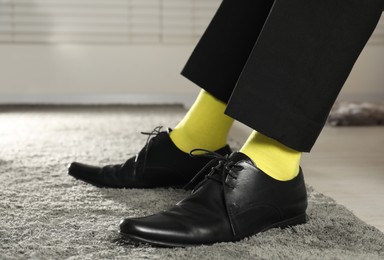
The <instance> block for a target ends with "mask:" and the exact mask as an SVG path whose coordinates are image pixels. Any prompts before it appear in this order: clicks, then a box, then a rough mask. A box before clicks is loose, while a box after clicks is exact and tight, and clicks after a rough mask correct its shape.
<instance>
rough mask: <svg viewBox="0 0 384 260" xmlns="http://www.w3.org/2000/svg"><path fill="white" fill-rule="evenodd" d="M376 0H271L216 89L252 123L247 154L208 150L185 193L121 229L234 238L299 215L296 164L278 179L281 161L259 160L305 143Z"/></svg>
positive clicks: (301, 203) (164, 236)
mask: <svg viewBox="0 0 384 260" xmlns="http://www.w3.org/2000/svg"><path fill="white" fill-rule="evenodd" d="M224 2H226V3H229V2H231V1H224ZM224 2H223V4H224ZM237 2H239V1H237ZM231 3H234V1H232V2H231ZM233 7H234V10H233V12H235V13H236V4H233ZM382 8H383V1H382V0H366V1H361V0H348V1H347V0H324V1H318V0H292V1H283V0H276V1H275V3H274V5H273V7H272V9H271V12H270V14H269V16H268V18H267V20H266V22H265V24H264V26H263V30H262V31H261V34H260V35H259V36H258V38H257V40H256V43H255V44H254V48H253V50H252V52H251V54H250V55H249V58H248V61H247V63H246V65H245V66H244V68H243V70H242V72H241V75H240V77H239V81H238V82H237V85H236V88H235V90H234V91H233V94H232V95H231V97H229V96H227V95H224V96H223V97H221V99H222V100H223V101H224V100H226V98H228V100H229V103H228V107H227V113H228V115H230V116H232V117H234V118H235V119H238V120H239V121H241V122H243V123H245V124H247V125H249V126H251V127H252V128H254V129H255V130H257V131H258V132H259V133H258V134H253V135H252V136H251V137H250V139H249V141H248V142H247V144H245V146H244V147H243V149H242V150H243V151H244V152H246V153H248V154H247V155H248V156H247V155H246V154H244V153H241V152H239V153H233V154H232V155H231V156H230V157H222V156H220V155H217V154H205V155H203V156H212V158H214V159H213V160H212V161H211V162H210V163H209V164H208V165H207V166H206V167H204V169H208V170H209V169H210V171H209V174H208V176H207V177H206V178H205V180H204V181H203V182H201V183H200V184H199V185H198V186H197V187H196V188H195V190H194V192H193V193H192V194H191V195H190V196H189V197H187V198H186V199H184V200H182V201H180V202H179V203H177V204H176V205H175V206H174V207H173V208H171V209H169V210H166V211H162V212H160V213H158V214H154V215H151V216H148V217H143V218H131V219H126V220H124V221H122V222H121V225H120V231H121V233H122V234H123V235H124V236H127V237H128V238H130V239H133V240H137V241H141V242H148V243H151V244H154V245H161V246H187V245H200V244H212V243H216V242H226V241H237V240H240V239H242V238H244V237H247V236H251V235H253V234H256V233H258V232H262V231H264V230H267V229H269V228H273V227H286V226H292V225H295V224H300V223H305V221H306V217H305V211H306V207H307V198H306V190H305V184H304V179H303V174H302V172H301V169H297V167H296V168H295V167H292V169H295V170H296V171H298V172H296V173H295V175H293V176H291V177H290V178H287V180H285V179H286V176H283V177H282V178H280V177H276V178H274V173H273V172H275V171H277V172H279V171H280V170H281V169H283V167H270V168H268V169H267V171H268V172H264V171H263V170H262V169H260V168H259V167H258V165H259V164H260V166H262V165H264V160H266V161H269V163H268V162H267V164H266V165H267V166H268V164H280V163H282V162H283V164H284V161H285V160H280V159H278V157H286V156H291V155H292V153H294V154H295V153H298V151H309V150H310V149H311V147H312V145H313V143H314V142H315V140H316V138H317V137H318V135H319V133H320V131H321V129H322V127H323V125H324V122H325V119H326V116H327V115H328V113H329V110H330V107H331V105H332V104H333V102H334V100H335V98H336V96H337V94H338V93H339V91H340V88H341V87H342V85H343V84H344V81H345V79H346V78H347V76H348V74H349V72H350V70H351V68H352V66H353V64H354V62H355V60H356V59H357V57H358V55H359V53H360V51H361V50H362V48H363V47H364V45H365V43H366V42H367V40H368V38H369V36H370V35H371V33H372V31H373V29H374V28H375V26H376V23H377V21H378V19H379V17H380V15H381V11H382ZM222 11H223V10H222ZM228 11H231V10H228ZM228 22H230V21H228ZM237 26H239V25H237ZM243 26H247V24H243ZM224 31H225V30H224ZM208 46H209V45H208ZM233 51H236V50H233ZM206 52H207V53H208V52H209V50H206ZM198 56H199V55H197V56H196V53H195V58H196V57H198ZM192 59H193V58H192ZM204 62H205V61H204V56H203V55H202V56H200V58H197V59H196V60H194V64H195V66H196V67H195V66H191V67H189V69H188V71H189V74H188V75H189V78H190V79H191V80H192V81H194V82H198V81H200V82H199V84H201V86H205V87H204V88H210V86H216V84H213V82H212V78H209V75H210V73H209V67H210V66H205V69H208V72H206V71H203V72H204V73H206V75H208V76H207V78H208V80H207V82H209V84H204V78H200V77H199V75H195V76H193V71H194V68H196V69H197V70H198V68H197V67H199V66H198V65H199V64H203V63H204ZM206 62H207V63H211V65H212V64H216V63H215V61H209V60H207V61H206ZM216 65H218V66H220V64H216ZM216 70H217V68H213V69H212V72H213V73H214V72H215V71H216ZM203 72H202V73H203ZM191 75H192V76H191ZM217 76H218V77H220V76H221V75H217ZM213 80H214V78H213ZM217 81H218V82H219V81H220V80H219V79H218V80H217ZM206 90H207V91H208V92H210V93H213V94H214V93H215V92H214V89H213V90H211V91H210V90H208V89H206ZM225 90H226V89H225ZM225 90H224V91H225ZM214 95H215V94H214ZM216 97H219V93H218V94H217V96H216ZM252 147H255V148H254V149H252ZM256 148H257V149H256ZM295 150H296V151H295ZM265 153H268V154H269V155H270V156H267V157H265V156H264V154H265ZM260 157H261V161H260ZM264 157H265V158H264ZM296 157H297V156H293V158H294V159H293V160H296V159H297V158H296ZM274 159H276V160H274ZM288 161H290V160H288ZM254 162H256V164H255V163H254ZM275 168H277V170H276V169H275ZM204 173H205V172H204V171H202V172H201V173H200V174H204ZM269 175H271V176H272V177H271V176H269ZM276 179H284V180H285V181H280V180H276Z"/></svg>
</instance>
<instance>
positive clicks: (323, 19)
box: [182, 0, 384, 152]
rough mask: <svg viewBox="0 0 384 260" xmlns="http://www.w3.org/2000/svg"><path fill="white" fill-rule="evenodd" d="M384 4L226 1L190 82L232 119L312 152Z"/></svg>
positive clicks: (192, 62) (188, 68)
mask: <svg viewBox="0 0 384 260" xmlns="http://www.w3.org/2000/svg"><path fill="white" fill-rule="evenodd" d="M383 7H384V1H383V0H224V1H223V2H222V4H221V6H220V7H219V9H218V11H217V13H216V15H215V16H214V18H213V20H212V21H211V23H210V25H209V26H208V28H207V30H206V31H205V33H204V35H203V36H202V38H201V39H200V41H199V43H198V44H197V46H196V48H195V50H194V51H193V53H192V55H191V57H190V58H189V60H188V62H187V64H186V65H185V67H184V69H183V71H182V75H184V76H185V77H186V78H188V79H190V80H191V81H192V82H194V83H195V84H197V85H198V86H199V87H201V88H203V89H205V90H206V91H208V92H209V93H211V94H212V95H213V96H215V97H216V98H218V99H220V100H222V101H223V102H226V103H227V109H226V114H227V115H229V116H230V117H232V118H234V119H236V120H238V121H240V122H242V123H244V124H246V125H248V126H250V127H251V128H252V129H255V130H257V131H259V132H260V133H262V134H264V135H266V136H269V137H271V138H273V139H276V140H278V141H279V142H281V143H283V144H285V145H287V146H288V147H291V148H293V149H296V150H298V151H303V152H308V151H310V150H311V148H312V146H313V145H314V143H315V141H316V139H317V137H318V136H319V134H320V132H321V130H322V129H323V127H324V124H325V121H326V119H327V116H328V114H329V111H330V109H331V107H332V105H333V103H334V102H335V100H336V97H337V95H338V94H339V92H340V90H341V88H342V86H343V85H344V83H345V81H346V79H347V77H348V75H349V73H350V71H351V69H352V67H353V65H354V63H355V61H356V59H357V58H358V56H359V54H360V52H361V51H362V49H363V48H364V46H365V44H366V42H367V41H368V39H369V37H370V36H371V34H372V32H373V30H374V28H375V27H376V25H377V22H378V20H379V19H380V16H381V13H382V10H383Z"/></svg>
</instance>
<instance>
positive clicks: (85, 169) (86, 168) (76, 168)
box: [68, 162, 101, 178]
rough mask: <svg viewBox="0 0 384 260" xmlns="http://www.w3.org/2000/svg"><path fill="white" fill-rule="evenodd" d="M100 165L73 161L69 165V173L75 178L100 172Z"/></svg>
mask: <svg viewBox="0 0 384 260" xmlns="http://www.w3.org/2000/svg"><path fill="white" fill-rule="evenodd" d="M100 169H101V168H100V167H96V166H92V165H87V164H83V163H79V162H72V163H70V164H69V165H68V174H69V175H71V176H73V177H75V178H82V177H85V176H88V175H92V174H97V173H99V172H100Z"/></svg>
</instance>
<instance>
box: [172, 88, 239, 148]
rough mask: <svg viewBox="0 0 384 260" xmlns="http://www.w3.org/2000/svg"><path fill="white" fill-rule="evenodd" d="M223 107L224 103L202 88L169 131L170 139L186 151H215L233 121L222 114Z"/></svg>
mask: <svg viewBox="0 0 384 260" xmlns="http://www.w3.org/2000/svg"><path fill="white" fill-rule="evenodd" d="M225 108H226V104H225V103H223V102H222V101H220V100H218V99H216V98H215V97H213V96H212V95H211V94H209V93H208V92H206V91H204V90H202V91H201V92H200V94H199V96H198V97H197V99H196V101H195V103H194V104H193V105H192V107H191V108H190V109H189V111H188V113H187V114H186V115H185V116H184V118H183V119H182V120H181V121H180V123H179V124H178V125H177V126H176V127H175V128H174V129H173V131H172V132H171V134H170V137H171V140H172V141H173V142H174V144H175V145H176V146H177V147H178V148H179V149H180V150H182V151H183V152H186V153H189V152H190V151H191V150H193V149H196V148H202V149H207V150H210V151H215V150H218V149H220V148H222V147H224V146H225V145H226V143H227V136H228V133H229V130H230V128H231V126H232V124H233V121H234V120H233V119H232V118H230V117H228V116H227V115H225V114H224V110H225Z"/></svg>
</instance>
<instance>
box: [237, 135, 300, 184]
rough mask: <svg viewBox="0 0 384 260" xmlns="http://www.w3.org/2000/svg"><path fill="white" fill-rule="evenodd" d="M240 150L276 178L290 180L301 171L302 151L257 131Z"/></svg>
mask: <svg viewBox="0 0 384 260" xmlns="http://www.w3.org/2000/svg"><path fill="white" fill-rule="evenodd" d="M240 152H242V153H244V154H246V155H247V156H248V157H250V158H251V159H252V160H253V161H254V162H255V164H256V166H257V167H258V168H259V169H260V170H262V171H263V172H265V173H266V174H268V175H269V176H271V177H272V178H274V179H276V180H279V181H289V180H291V179H293V178H295V177H296V176H297V175H298V173H299V168H300V159H301V152H298V151H296V150H293V149H291V148H289V147H287V146H285V145H283V144H282V143H280V142H278V141H276V140H274V139H272V138H269V137H267V136H265V135H263V134H260V133H258V132H256V131H254V132H252V134H251V135H250V136H249V138H248V140H247V141H246V142H245V144H244V146H243V147H242V148H241V150H240Z"/></svg>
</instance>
